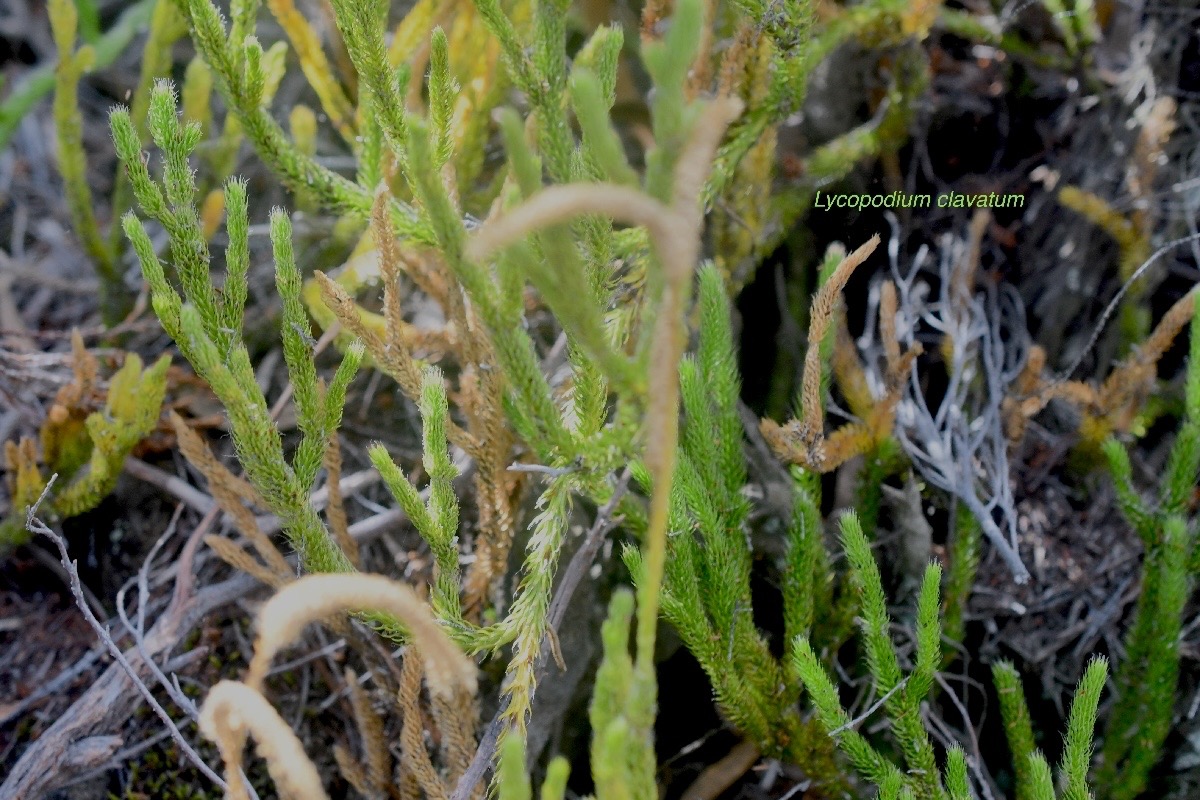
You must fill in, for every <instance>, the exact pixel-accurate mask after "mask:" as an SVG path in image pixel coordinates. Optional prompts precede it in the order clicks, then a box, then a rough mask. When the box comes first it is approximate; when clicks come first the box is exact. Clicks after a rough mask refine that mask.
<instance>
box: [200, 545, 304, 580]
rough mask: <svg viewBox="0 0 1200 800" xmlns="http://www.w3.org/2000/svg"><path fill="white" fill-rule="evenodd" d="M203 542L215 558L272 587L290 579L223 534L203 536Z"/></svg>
mask: <svg viewBox="0 0 1200 800" xmlns="http://www.w3.org/2000/svg"><path fill="white" fill-rule="evenodd" d="M204 543H205V544H206V545H208V546H209V548H211V549H212V551H213V552H214V553H216V554H217V558H219V559H221V560H222V561H224V562H225V563H226V564H228V565H229V566H231V567H233V568H234V569H237V570H241V571H242V572H244V573H246V574H247V575H249V576H250V577H252V578H254V579H255V580H256V581H259V582H260V583H265V584H266V585H267V586H270V587H271V588H273V589H278V588H280V587H281V586H283V585H284V584H285V583H287V582H288V581H289V580H291V576H290V575H288V574H280V573H278V572H276V571H274V570H271V569H269V568H267V567H264V566H263V565H262V564H260V563H259V562H258V561H256V560H255V559H254V557H253V556H251V555H250V554H249V553H247V552H246V551H245V550H243V549H242V548H240V547H238V546H237V545H236V544H234V543H233V542H231V541H230V540H229V539H226V538H225V537H224V536H216V535H214V534H209V535H208V536H205V537H204Z"/></svg>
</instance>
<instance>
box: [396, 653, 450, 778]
mask: <svg viewBox="0 0 1200 800" xmlns="http://www.w3.org/2000/svg"><path fill="white" fill-rule="evenodd" d="M421 672H422V670H421V662H420V661H419V660H418V659H416V658H413V657H412V656H411V655H409V656H406V657H405V658H404V666H403V667H402V669H401V677H400V691H399V694H398V695H397V702H398V704H399V706H400V709H401V711H402V712H403V715H404V722H403V723H402V727H401V730H400V748H401V750H400V753H401V755H400V766H401V769H402V770H403V772H404V773H405V774H406V775H408V776H411V777H412V779H413V780H415V782H416V783H417V785H418V786H419V787H420V789H421V791H422V792H424V794H425V796H426V797H427V798H428V800H446V798H448V797H449V795H450V792H449V790H448V789H447V787H446V784H445V782H444V781H443V780H442V778H441V776H440V775H438V772H437V770H436V769H435V768H434V766H433V761H432V760H431V759H430V757H429V751H428V750H426V749H425V721H424V712H423V711H422V709H421V702H420V701H421Z"/></svg>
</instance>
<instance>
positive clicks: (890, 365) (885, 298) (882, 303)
mask: <svg viewBox="0 0 1200 800" xmlns="http://www.w3.org/2000/svg"><path fill="white" fill-rule="evenodd" d="M896 311H897V307H896V284H894V283H892V282H891V281H884V282H883V286H881V287H880V289H879V338H880V340H881V341H882V342H883V352H884V357H885V358H886V359H887V375H888V381H889V382H892V383H895V382H897V379H898V378H900V379H902V378H903V376H904V375H905V374H906V373H907V372H908V370H907V369H903V370H902V365H901V363H900V340H899V339H897V338H896Z"/></svg>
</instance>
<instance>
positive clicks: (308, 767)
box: [200, 680, 328, 800]
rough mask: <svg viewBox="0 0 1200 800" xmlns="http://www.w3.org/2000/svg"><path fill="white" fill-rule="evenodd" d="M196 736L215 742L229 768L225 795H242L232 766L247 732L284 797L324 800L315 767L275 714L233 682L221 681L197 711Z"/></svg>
mask: <svg viewBox="0 0 1200 800" xmlns="http://www.w3.org/2000/svg"><path fill="white" fill-rule="evenodd" d="M200 732H201V733H203V734H204V736H205V737H207V738H208V739H210V740H212V741H213V742H216V743H217V744H218V745H219V747H220V750H221V755H222V757H223V758H225V761H226V766H227V768H228V770H229V775H228V784H229V790H230V796H232V797H235V798H236V797H238V796H239V795H240V796H242V797H245V796H246V795H245V793H244V791H243V790H242V788H241V781H240V779H239V776H238V774H237V771H236V770H237V768H238V767H239V766H240V763H241V749H242V748H243V747H244V746H245V737H246V735H247V734H249V735H251V736H253V737H254V740H255V742H256V743H257V745H258V752H259V754H260V755H261V756H262V757H263V759H264V760H266V762H267V769H268V770H269V771H270V773H271V778H272V779H273V780H274V781H275V783H276V785H277V786H279V788H280V789H281V790H285V791H287V793H288V795H287V796H289V797H294V798H297V800H328V795H327V794H325V789H324V787H323V786H322V784H321V776H320V774H319V773H318V772H317V768H316V767H315V766H313V763H312V761H311V760H310V759H309V758H308V755H307V754H306V753H305V752H304V746H303V745H301V744H300V740H299V739H297V738H296V734H295V733H293V732H292V729H291V728H289V727H288V725H287V723H286V722H284V721H283V718H282V717H280V716H279V712H277V711H276V710H275V708H274V707H273V706H272V705H271V704H270V703H269V702H267V699H266V698H265V697H263V696H262V694H260V693H259V692H257V691H255V690H254V689H252V688H250V687H249V686H247V685H246V684H244V683H240V682H238V681H228V680H225V681H221V682H220V683H218V684H217V685H216V686H214V687H212V689H210V690H209V692H208V697H207V698H205V700H204V705H203V706H202V707H201V708H200Z"/></svg>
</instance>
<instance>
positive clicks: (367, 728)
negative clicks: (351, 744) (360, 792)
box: [345, 669, 392, 796]
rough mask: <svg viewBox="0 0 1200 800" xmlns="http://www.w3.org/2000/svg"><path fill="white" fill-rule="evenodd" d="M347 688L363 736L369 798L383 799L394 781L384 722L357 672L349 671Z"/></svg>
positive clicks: (347, 673)
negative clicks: (381, 797)
mask: <svg viewBox="0 0 1200 800" xmlns="http://www.w3.org/2000/svg"><path fill="white" fill-rule="evenodd" d="M345 678H346V687H347V688H348V689H349V691H350V706H351V708H352V709H353V710H354V723H355V725H357V726H358V733H359V735H360V736H361V737H362V742H363V751H364V752H365V753H366V772H365V778H366V783H367V785H368V786H370V788H371V791H370V792H368V793H366V794H369V795H375V796H382V795H383V794H384V792H386V791H387V787H388V784H389V783H390V781H391V772H392V756H391V754H390V753H389V752H388V748H387V739H385V738H384V732H383V720H382V719H381V718H380V716H379V714H378V713H377V712H376V711H375V709H374V707H372V705H371V698H370V697H369V696H368V695H367V692H366V690H364V689H363V688H362V686H360V685H359V683H358V676H357V675H355V674H354V670H351V669H347V670H346V675H345Z"/></svg>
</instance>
